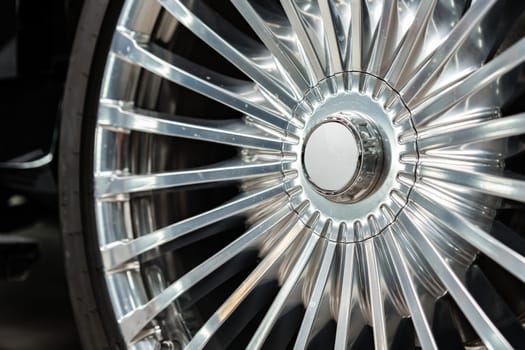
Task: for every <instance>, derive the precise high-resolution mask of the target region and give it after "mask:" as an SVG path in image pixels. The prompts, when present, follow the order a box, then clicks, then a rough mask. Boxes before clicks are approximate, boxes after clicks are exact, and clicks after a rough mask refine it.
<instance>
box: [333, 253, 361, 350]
mask: <svg viewBox="0 0 525 350" xmlns="http://www.w3.org/2000/svg"><path fill="white" fill-rule="evenodd" d="M342 266H343V267H342V270H343V272H342V275H343V277H342V280H341V292H340V293H341V297H340V301H339V303H340V305H339V313H338V315H337V329H336V333H335V346H334V347H335V348H336V349H345V348H346V347H347V345H348V344H349V338H350V334H349V333H350V327H351V323H352V308H353V306H354V305H353V304H354V303H355V299H356V296H354V295H353V293H352V292H353V288H351V287H349V286H353V285H354V283H355V282H354V279H355V278H356V277H354V275H355V274H354V269H355V248H354V246H353V245H352V244H347V245H345V247H344V258H343V264H342Z"/></svg>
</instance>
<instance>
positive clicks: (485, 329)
mask: <svg viewBox="0 0 525 350" xmlns="http://www.w3.org/2000/svg"><path fill="white" fill-rule="evenodd" d="M317 3H318V4H319V6H309V5H310V3H309V2H307V1H295V2H294V0H289V1H288V0H261V1H256V0H253V1H243V0H232V1H230V0H198V1H194V0H162V1H151V2H150V1H149V0H118V1H117V0H97V1H95V0H93V1H86V2H85V5H84V10H83V13H82V17H81V19H80V23H79V26H78V32H77V35H76V39H75V44H74V48H73V52H72V56H71V62H70V68H69V72H68V78H67V83H66V89H65V97H64V106H63V116H62V125H61V137H60V159H59V177H60V180H59V191H60V212H61V219H62V229H63V240H64V251H65V261H66V271H67V277H68V282H69V287H70V291H71V300H72V304H73V308H74V310H75V314H76V318H77V324H78V328H79V331H80V334H81V337H82V342H83V344H84V346H85V347H86V348H88V349H132V350H146V349H147V350H150V349H152V350H158V349H178V348H183V347H185V346H188V347H189V348H190V349H202V348H211V349H244V348H250V349H259V348H275V349H289V348H291V347H292V346H293V347H294V348H297V349H316V348H336V349H346V348H357V349H368V348H374V347H375V348H384V349H386V348H393V349H408V348H419V347H422V348H424V349H426V348H429V349H434V348H471V347H477V346H482V345H483V344H484V343H485V345H486V346H487V347H489V348H510V347H511V346H512V347H519V346H520V345H522V344H523V341H524V339H525V330H524V329H523V320H524V318H523V315H525V299H524V296H525V283H524V282H525V273H524V272H523V271H525V257H524V256H525V250H524V247H525V240H524V237H523V232H525V221H524V220H523V219H521V218H520V217H521V216H522V215H521V213H522V212H523V210H525V206H524V205H523V203H525V180H523V179H524V177H523V176H524V175H525V171H524V168H523V166H522V164H523V162H524V161H525V142H523V135H524V134H525V132H524V131H525V128H524V127H523V125H524V123H525V114H523V113H521V112H523V111H524V110H525V105H524V104H523V101H524V99H523V98H524V96H525V83H524V81H523V79H522V77H523V74H524V72H525V58H524V57H525V39H521V40H520V38H522V37H523V33H524V31H523V28H525V4H524V3H522V2H517V1H497V2H496V1H477V2H472V1H469V0H454V1H445V0H436V1H431V0H421V3H419V2H417V1H412V0H399V1H396V2H394V1H390V0H384V1H368V2H367V1H364V0H363V1H361V0H359V1H354V0H352V1H351V2H350V1H348V2H345V1H335V0H334V1H330V0H328V1H313V2H312V4H317ZM397 3H399V4H402V5H403V6H405V7H406V8H405V7H403V6H399V7H396V6H392V4H397ZM261 4H265V5H267V6H261ZM294 4H296V5H294ZM330 4H337V6H336V5H333V6H331V5H330ZM419 4H422V5H421V6H420V5H419ZM303 5H304V6H303ZM297 6H303V7H301V8H300V9H299V8H298V7H297ZM354 15H355V16H359V17H357V19H356V22H353V20H354V19H355V18H353V17H352V16H354ZM501 17H505V18H508V19H509V20H508V21H500V20H499V18H501ZM465 18H467V19H468V21H467V20H465ZM319 19H320V20H321V21H320V20H319ZM343 20H346V21H347V22H348V23H346V24H348V25H350V24H351V26H348V28H345V26H344V25H345V23H343V22H342V21H343ZM316 21H317V22H316ZM321 22H322V23H321ZM354 23H355V28H354ZM320 24H322V26H321V25H320ZM374 26H375V27H374ZM488 28H490V30H486V29H488ZM350 29H352V30H357V31H358V33H359V35H353V34H352V33H351V31H350ZM378 33H379V34H378ZM341 39H344V40H341ZM349 43H350V44H352V45H353V46H352V45H350V44H349ZM343 53H344V55H343ZM407 63H408V64H407ZM283 330H284V331H283Z"/></svg>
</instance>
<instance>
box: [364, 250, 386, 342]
mask: <svg viewBox="0 0 525 350" xmlns="http://www.w3.org/2000/svg"><path fill="white" fill-rule="evenodd" d="M374 243H375V241H374V240H368V241H366V242H365V243H364V246H365V247H364V251H365V256H364V257H362V259H363V260H365V261H366V264H367V270H368V283H369V286H368V290H369V291H370V308H371V314H372V326H373V328H374V345H375V347H376V348H377V349H382V350H387V349H388V348H389V343H388V335H387V328H386V320H385V318H386V316H387V315H386V313H385V305H384V292H383V288H382V286H381V281H382V276H381V270H380V269H381V267H380V266H381V262H380V261H379V260H378V259H377V255H376V250H377V246H375V244H374Z"/></svg>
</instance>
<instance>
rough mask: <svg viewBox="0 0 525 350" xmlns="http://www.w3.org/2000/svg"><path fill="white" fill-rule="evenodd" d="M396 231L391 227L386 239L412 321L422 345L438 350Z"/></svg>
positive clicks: (424, 347)
mask: <svg viewBox="0 0 525 350" xmlns="http://www.w3.org/2000/svg"><path fill="white" fill-rule="evenodd" d="M395 231H396V229H395V228H393V227H391V229H390V231H389V232H388V234H387V235H386V238H385V239H386V240H387V241H388V243H389V244H388V245H389V246H390V247H391V248H392V249H391V250H390V257H391V258H392V261H393V262H394V268H395V271H396V275H397V278H398V280H399V283H400V284H401V288H402V290H403V294H404V299H405V301H406V303H407V305H408V308H409V310H410V316H411V317H412V323H413V325H414V328H415V329H416V332H417V336H418V339H419V342H420V344H421V347H422V348H423V349H424V350H426V349H436V350H437V348H438V347H437V345H436V341H435V339H434V335H433V334H432V329H431V327H430V324H429V322H428V319H427V317H426V315H425V310H424V309H423V306H422V303H421V300H420V297H419V295H418V291H417V288H416V285H415V283H414V280H413V278H412V276H411V275H412V273H411V271H410V270H409V267H408V262H407V260H406V257H405V256H404V254H403V250H402V248H401V246H400V244H399V242H398V240H397V239H396V238H395V237H396V236H398V234H397V232H395Z"/></svg>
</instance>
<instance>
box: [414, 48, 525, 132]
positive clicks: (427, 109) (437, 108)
mask: <svg viewBox="0 0 525 350" xmlns="http://www.w3.org/2000/svg"><path fill="white" fill-rule="evenodd" d="M524 61H525V39H522V40H520V41H518V42H517V43H516V44H514V45H513V46H512V47H510V48H509V49H507V50H506V51H505V52H503V53H501V54H500V55H499V56H497V57H496V58H494V59H493V60H492V61H490V62H489V63H487V64H486V65H484V66H483V67H481V68H480V69H478V70H477V71H475V72H474V73H472V74H471V75H470V76H468V77H467V78H465V79H464V80H462V81H461V82H460V83H458V84H457V85H454V86H452V87H450V88H448V89H446V90H444V91H443V92H441V93H439V94H438V95H436V96H434V97H432V98H430V99H428V100H424V101H423V102H421V103H420V104H418V105H417V106H416V107H414V108H413V109H412V114H413V119H414V121H415V123H416V125H422V124H427V123H428V122H430V121H432V120H434V119H436V118H439V117H440V116H441V115H442V113H443V112H445V111H447V110H448V109H449V108H451V107H453V106H455V105H457V104H458V103H460V102H462V101H464V100H465V99H466V98H467V97H469V96H473V95H475V94H476V93H477V92H479V91H480V90H482V89H483V88H485V87H487V86H488V85H489V84H491V83H493V82H495V81H496V80H497V79H499V78H501V77H502V76H503V75H505V74H506V73H508V72H510V71H511V70H513V69H514V68H516V67H518V66H519V65H520V64H522V63H523V62H524Z"/></svg>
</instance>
